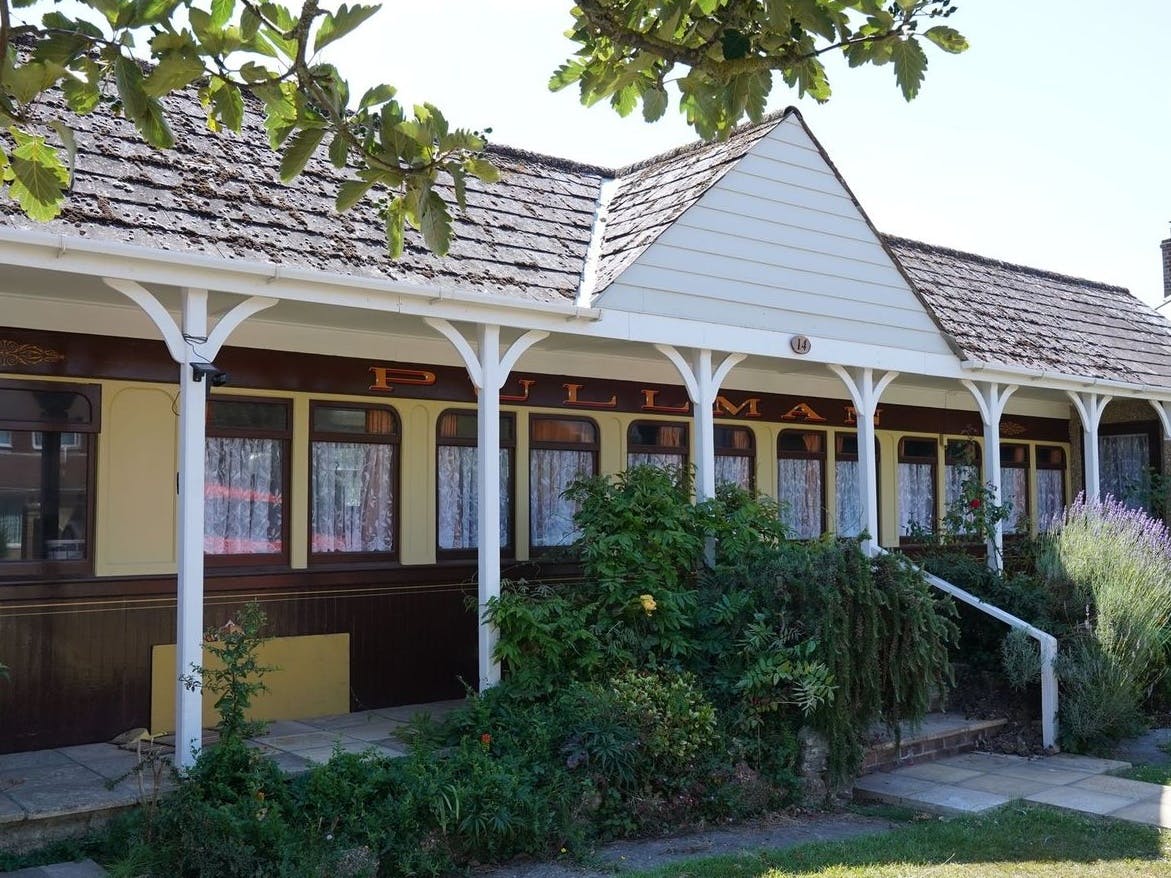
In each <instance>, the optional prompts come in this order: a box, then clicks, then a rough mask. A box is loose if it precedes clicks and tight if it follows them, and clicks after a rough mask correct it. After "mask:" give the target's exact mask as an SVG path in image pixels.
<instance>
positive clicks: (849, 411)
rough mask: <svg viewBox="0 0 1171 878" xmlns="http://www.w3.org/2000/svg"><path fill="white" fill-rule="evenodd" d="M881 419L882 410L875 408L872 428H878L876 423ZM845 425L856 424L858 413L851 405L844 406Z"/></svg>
mask: <svg viewBox="0 0 1171 878" xmlns="http://www.w3.org/2000/svg"><path fill="white" fill-rule="evenodd" d="M881 417H882V409H880V408H876V409H875V410H874V426H876V427H877V426H878V423H879V421H880V420H881ZM846 423H847V424H857V423H858V411H857V409H855V408H854V407H853V406H852V405H848V406H846Z"/></svg>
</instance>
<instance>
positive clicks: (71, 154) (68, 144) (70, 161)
mask: <svg viewBox="0 0 1171 878" xmlns="http://www.w3.org/2000/svg"><path fill="white" fill-rule="evenodd" d="M49 127H50V128H52V129H53V130H54V131H56V132H57V136H58V137H60V138H61V145H62V146H64V147H65V167H66V169H67V170H68V171H69V185H71V186H72V185H73V171H74V169H75V168H76V166H77V138H76V137H75V136H74V135H73V129H72V128H70V127H69V126H68V125H66V124H65V123H64V122H62V121H61V120H60V119H52V120H50V122H49Z"/></svg>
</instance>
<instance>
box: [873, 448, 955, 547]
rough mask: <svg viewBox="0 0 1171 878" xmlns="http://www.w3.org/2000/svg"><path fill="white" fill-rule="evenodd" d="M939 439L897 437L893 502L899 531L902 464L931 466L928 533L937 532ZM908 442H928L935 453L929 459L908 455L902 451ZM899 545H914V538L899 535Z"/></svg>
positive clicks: (900, 523)
mask: <svg viewBox="0 0 1171 878" xmlns="http://www.w3.org/2000/svg"><path fill="white" fill-rule="evenodd" d="M940 438H941V437H940V436H939V435H935V436H925V435H922V434H911V435H907V436H900V437H899V441H898V445H897V448H896V451H897V455H896V458H895V496H894V501H895V512H896V518H897V524H898V527H899V530H900V531H901V530H902V527H903V510H902V506H901V504H900V503H899V481H900V480H899V472H900V470H899V467H901V466H902V465H903V464H904V463H906V464H912V465H917V466H923V465H930V466H931V493H932V520H931V528H930V532H931V533H935V532H937V531H938V530H939V519H940V509H941V504H942V503H943V499H944V498H943V497H942V496H940V493H941V492H940V490H939V476H940V469H939V467H940V460H939V459H940V456H941V451H942V450H943V449H941V448H940V444H939V440H940ZM908 440H910V441H912V442H930V443H931V444H932V446H933V447H934V452H935V453H934V454H933V455H931V456H930V457H928V456H927V455H926V454H924V455H922V456H917V455H909V454H907V453H906V452H905V450H904V449H905V447H906V443H907V441H908ZM945 447H946V446H945ZM880 505H881V504H880ZM899 544H900V545H904V544H907V545H915V541H914V538H913V537H912V536H911V535H910V534H903V533H900V534H899Z"/></svg>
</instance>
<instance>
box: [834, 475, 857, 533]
mask: <svg viewBox="0 0 1171 878" xmlns="http://www.w3.org/2000/svg"><path fill="white" fill-rule="evenodd" d="M834 475H835V481H836V483H837V487H836V488H835V489H834V500H835V501H836V503H837V507H838V523H837V534H838V536H840V537H856V536H858V535H859V534H860V533H862V531H863V529H864V526H863V512H862V493H861V491H862V488H861V484H860V480H861V478H862V469H861V464H859V463H858V461H856V460H839V461H837V463H836V464H835V466H834Z"/></svg>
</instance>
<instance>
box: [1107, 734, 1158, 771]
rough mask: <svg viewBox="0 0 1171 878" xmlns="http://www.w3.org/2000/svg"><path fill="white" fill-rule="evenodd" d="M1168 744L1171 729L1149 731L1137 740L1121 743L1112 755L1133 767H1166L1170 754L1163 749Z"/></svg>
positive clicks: (1132, 739)
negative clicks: (1133, 765)
mask: <svg viewBox="0 0 1171 878" xmlns="http://www.w3.org/2000/svg"><path fill="white" fill-rule="evenodd" d="M1168 744H1171V728H1163V729H1151V730H1150V731H1149V732H1146V733H1145V734H1142V735H1139V736H1138V737H1137V738H1131V739H1130V740H1129V741H1123V742H1122V743H1121V744H1119V745H1118V747H1117V748H1116V749H1115V751H1114V755H1115V756H1116V757H1117V758H1119V759H1126V760H1128V761H1130V762H1133V763H1134V764H1135V765H1167V764H1169V763H1171V754H1169V753H1167V751H1166V750H1164V749H1163V747H1164V746H1166V745H1168Z"/></svg>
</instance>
